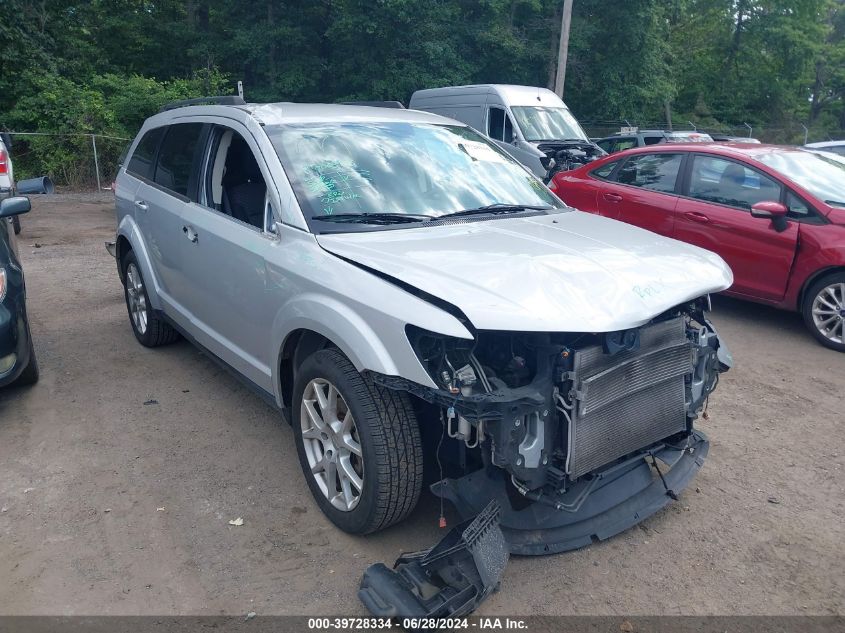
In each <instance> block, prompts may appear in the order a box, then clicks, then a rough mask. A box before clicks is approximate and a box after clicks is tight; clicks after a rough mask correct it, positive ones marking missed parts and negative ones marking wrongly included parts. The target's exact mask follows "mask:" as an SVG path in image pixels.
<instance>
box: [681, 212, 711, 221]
mask: <svg viewBox="0 0 845 633" xmlns="http://www.w3.org/2000/svg"><path fill="white" fill-rule="evenodd" d="M684 217H685V218H686V219H687V220H692V221H693V222H698V223H699V224H707V223H708V222H709V221H710V218H708V217H707V216H706V215H704V214H703V213H698V212H697V211H689V212H687V213H684Z"/></svg>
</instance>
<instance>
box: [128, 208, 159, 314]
mask: <svg viewBox="0 0 845 633" xmlns="http://www.w3.org/2000/svg"><path fill="white" fill-rule="evenodd" d="M117 236H118V237H121V236H122V237H125V238H126V239H127V240H128V241H129V244H130V245H131V247H132V251H133V252H134V253H135V258H136V259H137V260H138V265H139V266H140V267H141V274H142V275H143V276H144V285H145V287H146V289H147V295H148V296H149V298H150V306H151V307H152V308H153V310H161V309H162V305H161V299H160V298H159V290H160V288H161V286H160V285H159V282H158V279H157V278H156V276H155V274H154V273H153V267H152V265H151V263H150V256H149V253H148V251H147V245H146V243H145V242H144V238H143V237H142V236H141V228H140V227H139V226H138V223H137V222H136V221H135V218H133V217H132V216H131V215H124V216H123V218H122V219H121V220H120V224H119V225H118V227H117ZM118 266H120V262H118Z"/></svg>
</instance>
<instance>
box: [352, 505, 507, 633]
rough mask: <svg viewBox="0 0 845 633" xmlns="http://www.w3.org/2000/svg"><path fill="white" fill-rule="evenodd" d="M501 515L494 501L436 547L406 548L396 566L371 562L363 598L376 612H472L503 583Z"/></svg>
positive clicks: (434, 614) (449, 614)
mask: <svg viewBox="0 0 845 633" xmlns="http://www.w3.org/2000/svg"><path fill="white" fill-rule="evenodd" d="M498 519H499V508H498V505H497V504H496V502H495V501H491V502H490V503H488V504H487V506H486V507H485V508H484V509H483V510H482V511H481V512H480V513H479V515H478V516H477V517H475V518H474V519H472V520H469V521H465V522H463V523H462V524H460V525H458V526H456V527H454V528H452V530H450V531H449V533H448V534H447V535H446V536H445V537H444V538H443V539H442V540H441V541H440V542H439V543H438V544H437V545H435V546H434V547H432V548H431V549H427V550H423V551H420V552H414V553H412V554H403V555H402V556H400V557H399V558H398V559H397V560H396V562H395V563H394V565H393V569H388V568H387V566H386V565H384V563H376V564H375V565H370V566H369V567H368V568H367V570H366V571H365V572H364V577H363V578H362V579H361V588H360V589H359V590H358V598H359V599H360V600H361V602H362V603H363V604H364V606H365V607H366V608H367V610H368V611H369V612H370V613H372V614H373V615H374V616H376V617H383V618H394V617H461V616H465V615H469V614H470V613H472V612H473V611H474V610H475V608H476V607H477V606H478V605H479V604H481V602H482V601H483V600H484V599H485V598H487V596H489V595H490V594H491V593H492V592H493V591H495V590H496V589H497V588H498V586H499V580H500V578H501V576H502V572H504V570H505V567H506V566H507V564H508V548H507V544H506V543H505V539H504V537H503V536H502V532H501V530H500V529H499V526H498Z"/></svg>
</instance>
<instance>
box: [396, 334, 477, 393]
mask: <svg viewBox="0 0 845 633" xmlns="http://www.w3.org/2000/svg"><path fill="white" fill-rule="evenodd" d="M405 334H406V335H407V337H408V341H409V342H410V343H411V347H412V348H413V350H414V353H416V355H417V358H418V359H419V361H420V363H421V364H422V366H423V368H424V369H425V370H426V372H427V373H428V375H429V376H431V379H432V380H433V381H434V382H435V384H437V386H438V387H439V388H440V389H443V390H445V391H450V392H454V390H455V383H456V375H459V374H460V370H461V369H463V368H464V367H466V366H467V365H468V364H469V363H470V355H471V354H472V351H473V348H474V347H475V340H473V339H463V338H457V337H453V336H445V335H443V334H437V333H436V332H429V331H428V330H424V329H422V328H419V327H416V326H415V325H407V326H405ZM456 363H457V364H456ZM466 379H468V376H466V377H465V380H466Z"/></svg>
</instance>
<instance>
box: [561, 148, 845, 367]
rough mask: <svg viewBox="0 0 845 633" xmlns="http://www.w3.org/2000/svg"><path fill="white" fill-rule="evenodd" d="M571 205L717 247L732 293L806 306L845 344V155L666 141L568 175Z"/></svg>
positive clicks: (838, 344) (817, 328)
mask: <svg viewBox="0 0 845 633" xmlns="http://www.w3.org/2000/svg"><path fill="white" fill-rule="evenodd" d="M549 186H550V188H551V189H552V191H554V192H555V193H556V194H557V195H558V196H559V197H560V198H561V199H562V200H563V201H564V202H566V204H568V205H569V206H572V207H575V208H577V209H581V210H583V211H588V212H590V213H597V214H599V215H603V216H606V217H609V218H615V219H617V220H622V221H623V222H628V223H630V224H635V225H637V226H640V227H643V228H646V229H649V230H651V231H654V232H655V233H660V234H661V235H666V236H669V237H673V238H675V239H678V240H681V241H683V242H688V243H690V244H695V245H697V246H701V247H702V248H706V249H708V250H711V251H714V252H716V253H718V254H719V255H721V256H722V258H723V259H724V260H725V261H726V262H727V263H728V265H729V266H730V267H731V268H732V269H733V273H734V285H733V286H731V288H730V289H729V290H727V291H726V293H725V294H729V295H732V296H735V297H739V298H742V299H748V300H750V301H758V302H760V303H766V304H769V305H773V306H776V307H778V308H783V309H786V310H798V311H800V312H801V313H802V314H803V315H804V321H805V322H806V324H807V326H808V327H809V328H810V331H811V332H812V333H813V335H814V336H815V337H816V338H817V339H818V340H819V341H820V342H821V343H822V344H823V345H826V346H827V347H830V348H832V349H835V350H838V351H840V352H845V159H843V158H842V157H841V156H836V155H834V154H829V153H821V152H811V151H807V150H804V149H800V148H794V147H782V146H774V145H748V144H740V143H737V144H718V145H716V144H698V143H696V144H683V145H659V146H649V147H641V148H637V149H632V150H628V151H625V152H620V153H618V154H611V155H610V156H606V157H604V158H601V159H599V160H597V161H594V162H592V163H589V164H588V165H585V166H583V167H580V168H579V169H575V170H573V171H567V172H560V173H558V174H557V175H556V176H555V177H554V178H553V180H552V182H551V183H550V185H549Z"/></svg>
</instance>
